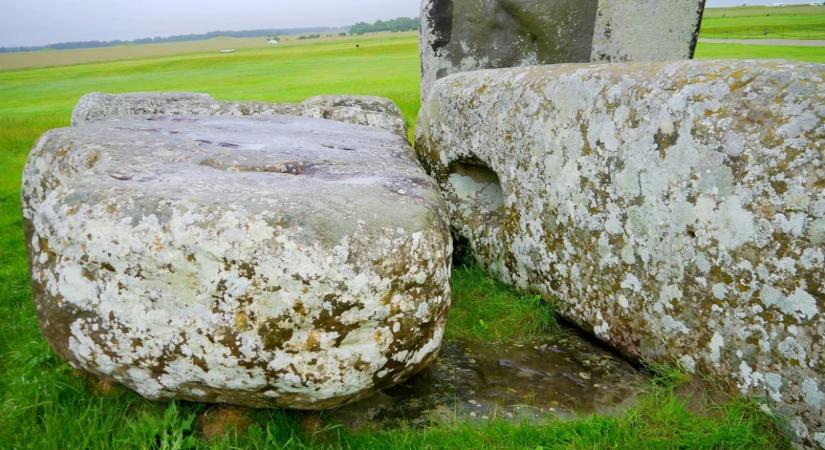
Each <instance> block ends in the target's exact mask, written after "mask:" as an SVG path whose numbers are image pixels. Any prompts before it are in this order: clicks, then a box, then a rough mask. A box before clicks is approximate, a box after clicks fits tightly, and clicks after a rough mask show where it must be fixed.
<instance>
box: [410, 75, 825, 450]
mask: <svg viewBox="0 0 825 450" xmlns="http://www.w3.org/2000/svg"><path fill="white" fill-rule="evenodd" d="M416 146H417V151H418V154H419V157H420V158H421V159H422V161H423V162H424V163H425V165H426V166H427V167H428V170H429V171H430V172H431V173H432V174H433V175H434V176H435V177H436V179H437V181H438V182H439V183H440V185H441V187H442V191H443V193H444V196H445V198H446V199H447V203H448V208H449V210H450V215H451V224H452V226H453V228H454V231H455V233H456V234H457V235H458V236H459V237H460V238H461V239H463V240H466V241H467V243H468V245H469V247H470V248H471V251H472V252H473V254H474V255H475V257H476V258H477V259H478V260H479V261H480V262H481V263H482V264H483V265H485V266H486V267H487V268H488V269H489V270H490V271H491V272H493V273H494V274H496V275H497V276H498V277H499V278H501V279H502V280H504V281H506V282H509V283H512V284H515V285H517V286H520V287H522V288H535V289H538V290H540V291H541V292H542V293H543V294H544V295H547V296H551V297H555V298H559V299H560V300H561V301H560V303H559V311H560V312H561V313H562V314H563V315H564V316H566V317H567V318H569V319H571V320H573V321H575V322H576V323H578V324H580V325H581V326H583V327H585V328H587V329H589V330H592V331H593V332H594V333H595V334H596V335H597V336H599V337H600V338H601V339H603V340H605V341H607V342H609V343H610V344H612V345H613V346H615V347H617V348H620V349H622V350H623V351H624V352H625V353H627V354H629V355H632V356H634V357H638V358H642V359H645V360H648V361H667V362H678V363H680V364H681V365H682V366H683V367H684V368H685V369H686V370H688V371H700V372H703V373H708V374H712V375H713V376H715V377H716V379H719V380H723V381H727V382H729V383H730V384H731V385H735V387H737V388H738V389H739V390H741V392H742V393H744V394H747V395H753V396H766V397H767V399H766V400H767V402H768V403H769V404H770V405H771V407H772V408H773V409H774V411H777V412H779V413H781V414H784V415H787V416H790V417H793V418H794V421H795V422H794V424H795V425H794V427H795V430H796V431H797V436H798V438H799V439H800V440H801V441H804V442H807V443H809V444H810V443H813V442H814V441H815V439H816V437H815V436H818V435H819V436H822V435H823V434H822V433H825V420H823V419H825V412H823V407H825V404H823V399H825V395H823V392H825V340H823V336H825V314H823V312H825V277H823V273H825V247H824V246H823V244H825V191H823V187H825V158H823V155H825V66H823V65H815V64H802V63H791V62H781V61H760V62H753V61H750V62H748V61H737V62H734V61H725V62H713V61H710V62H689V61H686V62H673V63H646V64H641V63H637V64H610V65H575V64H571V65H559V66H538V67H530V68H516V69H497V70H483V71H478V72H471V73H464V74H458V75H453V76H451V77H448V78H445V79H443V80H440V81H439V82H438V83H437V84H436V87H435V90H434V92H433V94H432V96H431V97H430V98H429V100H428V102H426V103H425V104H424V105H423V108H422V112H421V115H420V118H419V124H418V129H417V139H416Z"/></svg>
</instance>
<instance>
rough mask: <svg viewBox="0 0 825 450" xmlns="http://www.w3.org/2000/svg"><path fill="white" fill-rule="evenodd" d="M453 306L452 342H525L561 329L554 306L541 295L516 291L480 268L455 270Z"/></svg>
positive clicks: (448, 334) (450, 336) (451, 321)
mask: <svg viewBox="0 0 825 450" xmlns="http://www.w3.org/2000/svg"><path fill="white" fill-rule="evenodd" d="M453 303H454V305H455V306H454V307H453V308H452V309H451V310H450V322H449V327H448V328H447V338H448V339H457V340H465V341H475V342H489V343H491V344H500V343H503V342H524V341H529V340H531V339H535V338H536V337H539V336H542V335H546V334H548V333H552V332H554V331H555V330H556V329H557V323H556V319H555V317H556V316H555V314H554V310H553V305H552V304H550V303H548V302H546V301H545V300H542V298H541V297H539V296H538V295H530V294H526V293H520V292H516V291H515V290H513V289H512V288H509V287H507V286H505V285H504V284H502V283H500V282H498V281H495V280H493V279H491V278H490V277H489V276H487V274H486V273H485V272H484V271H483V270H482V269H480V268H479V267H477V266H461V267H456V268H455V269H454V271H453Z"/></svg>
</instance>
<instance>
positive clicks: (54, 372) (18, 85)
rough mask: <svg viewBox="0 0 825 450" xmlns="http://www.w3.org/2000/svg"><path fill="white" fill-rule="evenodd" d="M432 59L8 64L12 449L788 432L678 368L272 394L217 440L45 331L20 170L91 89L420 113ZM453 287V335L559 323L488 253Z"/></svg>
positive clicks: (320, 48) (382, 51)
mask: <svg viewBox="0 0 825 450" xmlns="http://www.w3.org/2000/svg"><path fill="white" fill-rule="evenodd" d="M356 43H357V44H359V45H360V47H359V48H356ZM803 50H805V51H803ZM813 50H817V51H816V52H814V51H813ZM757 52H758V53H757ZM821 53H822V51H821V50H818V49H799V50H798V51H794V52H789V50H788V48H786V47H781V48H773V47H758V48H757V47H748V46H741V45H740V46H710V45H708V46H704V45H703V46H701V47H700V51H699V55H700V56H701V57H751V56H773V57H775V56H785V57H789V58H794V59H800V60H815V61H823V59H822V55H821ZM418 70H419V60H418V49H417V41H416V38H415V36H414V35H409V34H407V35H391V36H381V37H369V38H361V39H358V40H355V39H351V38H348V39H335V40H329V41H315V42H303V43H301V44H300V45H294V46H284V47H279V48H260V49H257V48H256V49H241V50H239V51H238V52H237V53H234V54H230V55H219V54H216V53H215V52H207V53H194V54H187V55H179V56H175V57H156V58H144V59H134V60H128V61H119V62H108V63H95V64H81V65H74V66H66V67H55V68H41V69H30V70H20V71H6V72H0V167H1V168H2V172H1V173H0V261H1V262H2V264H0V321H2V323H3V326H2V327H0V449H18V448H20V449H22V448H30V449H65V448H139V449H185V448H221V449H223V448H227V449H228V448H328V447H334V446H345V447H350V448H388V449H389V448H392V449H395V448H423V447H429V448H534V449H539V448H545V449H549V448H554V449H555V448H560V449H579V448H582V449H613V448H637V449H662V448H665V449H667V448H674V449H676V448H682V449H688V448H691V449H692V448H706V449H711V448H717V449H737V448H738V449H762V448H765V449H767V448H786V447H787V442H785V441H784V440H783V438H782V435H781V433H779V431H778V429H777V428H776V427H775V426H774V425H775V424H774V422H773V421H772V420H771V419H770V418H768V417H766V416H764V415H763V414H761V413H759V412H758V411H757V410H756V409H755V407H754V406H753V405H751V404H749V403H744V402H740V401H733V402H724V403H722V404H719V405H717V406H716V407H715V408H713V411H712V412H713V413H712V414H699V413H698V412H694V411H693V410H692V409H691V408H689V407H688V403H689V402H688V401H687V399H686V397H685V396H683V395H682V394H680V392H681V391H680V389H678V386H679V384H680V383H679V379H678V377H670V378H668V379H666V380H661V381H660V382H657V383H656V384H653V385H651V386H650V394H649V396H648V398H646V399H645V401H643V402H642V404H640V405H639V406H638V407H636V408H635V409H633V410H631V411H629V412H627V413H624V414H621V415H619V416H617V417H585V418H581V419H578V420H570V421H564V422H561V421H559V422H556V423H552V424H549V425H546V426H535V425H528V424H524V425H512V424H506V423H499V422H497V423H492V424H490V425H473V424H466V423H456V424H454V425H449V426H442V427H434V428H427V429H403V430H393V431H379V432H371V433H361V434H353V433H350V432H347V431H345V430H342V429H340V428H323V429H321V430H318V429H317V427H316V426H315V425H313V424H317V420H316V418H315V417H314V416H312V415H305V414H301V413H296V412H290V411H279V410H273V411H257V412H246V413H241V415H242V416H243V417H241V418H240V419H239V420H237V421H235V422H241V423H242V424H243V423H246V424H247V425H248V426H249V428H248V431H246V432H243V433H236V434H233V433H229V434H226V435H223V436H221V437H218V438H215V439H213V440H210V441H207V440H205V439H204V430H205V427H204V425H203V422H202V420H201V419H199V417H202V415H203V413H204V412H205V411H207V410H209V409H210V408H208V407H206V406H203V405H197V404H190V403H180V404H155V403H150V402H146V401H144V400H141V399H140V398H138V397H137V396H136V395H134V394H131V393H129V392H124V391H122V390H119V389H117V388H115V389H111V388H110V387H107V386H101V385H99V384H96V383H95V382H94V381H92V380H88V379H86V378H84V377H82V376H79V375H78V374H77V373H76V372H74V371H73V370H71V369H70V368H69V367H68V366H67V365H66V364H65V363H63V362H61V361H58V360H57V359H56V358H55V357H54V356H53V354H52V353H51V351H50V350H49V348H48V346H47V345H46V344H45V342H44V341H43V339H42V338H41V336H40V331H39V329H38V327H37V323H36V319H35V311H34V306H33V304H32V300H31V292H30V289H29V285H28V275H27V262H26V255H25V246H24V243H23V233H22V230H21V225H22V224H21V217H20V206H19V192H20V177H21V170H22V167H23V164H24V161H25V158H26V155H27V153H28V151H29V149H30V148H31V146H32V143H33V142H34V140H35V139H36V138H37V137H38V136H39V135H41V134H42V133H43V132H44V131H46V130H48V129H50V128H56V127H62V126H67V125H68V124H69V114H70V112H71V108H72V106H73V105H74V103H75V102H76V101H77V100H78V98H79V97H80V96H81V95H83V94H85V93H87V92H90V91H106V92H126V91H199V92H207V93H210V94H212V95H214V96H216V97H218V98H220V99H234V100H244V99H254V100H268V101H300V100H302V99H304V98H306V97H308V96H311V95H317V94H333V93H334V94H372V95H382V96H386V97H389V98H391V99H392V100H394V101H395V102H396V103H398V105H399V106H400V107H401V109H402V110H403V112H404V116H405V118H406V119H407V121H408V123H409V124H410V125H412V123H413V119H414V117H415V115H416V113H417V111H418V108H419V101H418V87H419V86H418ZM454 290H455V301H454V309H453V311H452V312H451V320H450V325H449V330H448V335H449V336H450V337H453V338H461V339H471V340H479V341H484V342H510V341H513V340H520V339H526V338H529V337H530V336H532V335H535V334H540V333H547V332H552V330H553V323H554V322H553V316H552V311H551V309H550V306H549V305H547V304H545V303H544V302H541V301H538V300H537V299H536V298H535V297H533V296H530V295H522V294H519V293H515V292H512V291H510V290H508V289H507V288H505V287H503V286H501V285H499V284H497V283H495V282H493V281H491V280H490V279H489V278H487V277H486V276H485V275H484V274H483V273H482V272H481V271H479V270H478V269H475V268H472V267H465V268H458V269H457V270H456V274H455V278H454ZM706 412H707V411H706ZM207 417H208V416H207ZM229 422H230V423H231V422H232V421H229ZM240 427H241V428H245V426H240Z"/></svg>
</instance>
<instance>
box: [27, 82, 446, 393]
mask: <svg viewBox="0 0 825 450" xmlns="http://www.w3.org/2000/svg"><path fill="white" fill-rule="evenodd" d="M189 98H190V100H192V99H193V97H189ZM201 98H203V97H201ZM187 101H189V100H187ZM206 103H208V102H206ZM166 108H167V109H165V111H167V112H168V111H170V108H171V107H166ZM187 108H188V107H187ZM22 197H23V214H24V222H25V228H26V236H27V242H28V246H29V252H30V262H31V277H32V286H33V291H34V295H35V300H36V305H37V311H38V315H39V319H40V323H41V326H42V329H43V332H44V334H45V336H46V338H47V340H48V341H49V343H50V344H51V345H52V347H53V348H54V349H55V350H56V351H57V353H58V354H59V355H60V356H62V357H63V358H65V359H66V360H68V361H69V362H70V363H71V364H72V365H74V366H75V367H79V368H82V369H84V370H86V371H89V372H91V373H93V374H95V375H97V376H99V377H101V378H103V379H107V380H113V381H116V382H119V383H122V384H124V385H126V386H128V387H130V388H132V389H134V390H135V391H137V392H138V393H140V394H141V395H143V396H145V397H147V398H150V399H166V398H176V399H187V400H194V401H205V402H222V403H233V404H241V405H247V406H253V407H267V406H283V407H293V408H302V409H322V408H331V407H336V406H339V405H341V404H344V403H347V402H349V401H354V400H357V399H359V398H362V397H364V396H365V395H368V394H370V393H372V392H374V391H375V390H378V389H382V388H386V387H389V386H392V385H395V384H396V383H399V382H401V381H403V380H404V379H406V378H408V377H409V376H411V375H412V374H414V373H416V372H417V371H419V370H420V369H422V368H423V367H424V366H425V365H427V364H428V363H429V362H430V361H431V360H432V359H433V358H434V357H435V355H436V353H437V351H438V349H439V346H440V344H441V339H442V335H443V331H444V324H445V320H446V313H447V309H448V306H449V301H450V299H449V277H450V260H451V248H452V247H451V238H450V234H449V227H448V225H447V223H446V221H445V219H444V217H446V212H445V210H444V204H443V200H442V199H441V197H440V195H439V194H438V192H437V190H436V186H435V183H434V182H433V181H432V179H431V178H429V177H428V176H427V175H426V174H425V173H424V172H423V170H422V169H421V168H420V166H419V165H418V164H417V162H416V160H415V155H414V153H413V151H412V149H411V148H410V147H409V144H408V143H407V142H406V139H405V138H404V137H401V136H399V135H397V134H395V133H393V132H389V131H386V130H382V129H378V128H371V127H365V126H358V125H351V124H346V123H340V122H335V121H330V120H322V119H312V118H304V117H294V116H273V117H270V118H266V119H255V118H231V117H209V116H152V117H133V118H125V119H108V120H98V121H94V122H83V123H82V124H81V125H79V126H76V127H73V128H65V129H59V130H54V131H51V132H49V133H47V134H46V135H45V136H44V137H43V138H41V140H40V141H39V142H38V143H37V145H36V147H35V148H34V150H33V151H32V153H31V155H30V157H29V160H28V163H27V165H26V168H25V172H24V182H23V193H22Z"/></svg>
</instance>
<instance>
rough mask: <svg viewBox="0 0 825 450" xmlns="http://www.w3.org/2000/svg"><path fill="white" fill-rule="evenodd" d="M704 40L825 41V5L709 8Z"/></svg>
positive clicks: (704, 27)
mask: <svg viewBox="0 0 825 450" xmlns="http://www.w3.org/2000/svg"><path fill="white" fill-rule="evenodd" d="M702 37H704V38H711V39H817V40H823V39H825V6H822V5H820V6H813V5H790V6H748V7H736V8H709V9H707V10H706V12H705V17H704V20H703V22H702Z"/></svg>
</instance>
